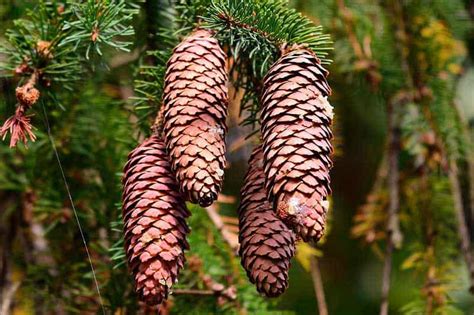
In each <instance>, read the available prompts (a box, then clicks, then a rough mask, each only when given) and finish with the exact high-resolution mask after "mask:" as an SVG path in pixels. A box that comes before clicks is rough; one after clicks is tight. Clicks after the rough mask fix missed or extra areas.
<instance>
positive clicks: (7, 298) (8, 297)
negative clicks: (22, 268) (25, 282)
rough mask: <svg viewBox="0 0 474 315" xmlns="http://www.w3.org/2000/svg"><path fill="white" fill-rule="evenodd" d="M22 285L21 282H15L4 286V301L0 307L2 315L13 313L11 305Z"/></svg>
mask: <svg viewBox="0 0 474 315" xmlns="http://www.w3.org/2000/svg"><path fill="white" fill-rule="evenodd" d="M19 287H20V282H14V283H11V284H9V285H8V286H6V287H5V288H2V289H3V290H2V291H3V292H2V301H1V307H0V314H2V315H9V314H11V312H10V311H11V305H12V303H13V298H14V297H15V293H16V291H17V290H18V288H19Z"/></svg>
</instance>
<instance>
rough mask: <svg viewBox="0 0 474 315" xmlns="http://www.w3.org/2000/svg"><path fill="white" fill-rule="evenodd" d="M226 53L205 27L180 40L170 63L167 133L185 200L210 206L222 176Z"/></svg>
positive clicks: (166, 103) (225, 108)
mask: <svg viewBox="0 0 474 315" xmlns="http://www.w3.org/2000/svg"><path fill="white" fill-rule="evenodd" d="M227 79H228V78H227V73H226V55H225V54H224V52H223V51H222V49H221V48H220V46H219V43H218V41H217V40H216V39H215V38H213V37H212V33H211V32H210V31H207V30H197V31H195V32H194V33H193V34H191V36H189V37H188V38H186V39H185V40H184V41H183V42H182V43H180V44H179V45H178V46H177V47H176V48H175V49H174V52H173V56H172V57H171V59H170V60H169V61H168V69H167V72H166V77H165V89H164V97H163V103H164V106H165V115H164V134H165V141H166V146H167V148H168V150H169V154H170V157H171V162H172V166H173V170H174V171H175V172H176V176H177V178H178V182H179V184H180V188H181V192H182V193H183V194H184V196H185V197H186V199H187V200H189V201H191V202H193V203H199V204H200V205H201V206H203V207H206V206H209V205H210V204H211V203H212V202H213V201H214V200H216V198H217V194H218V193H219V191H220V189H221V186H222V181H223V177H224V167H225V163H226V161H225V156H224V154H225V134H226V132H227V127H226V123H225V120H226V117H227V104H228V97H227Z"/></svg>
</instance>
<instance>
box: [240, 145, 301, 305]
mask: <svg viewBox="0 0 474 315" xmlns="http://www.w3.org/2000/svg"><path fill="white" fill-rule="evenodd" d="M262 159H263V153H262V148H261V147H260V146H259V147H257V148H255V150H254V151H253V153H252V156H251V157H250V160H249V169H248V171H247V175H246V177H245V184H244V186H243V187H242V190H241V201H240V206H239V231H240V232H239V242H240V250H239V254H240V257H241V260H242V266H243V267H244V268H245V270H246V271H247V276H248V277H249V279H250V281H251V282H252V283H255V284H256V285H257V290H258V291H259V292H261V293H264V294H265V295H266V296H268V297H276V296H279V295H280V294H282V293H283V292H284V291H285V290H286V288H287V287H288V270H289V268H290V260H291V258H292V257H293V255H294V253H295V235H294V234H293V232H292V231H291V230H289V229H288V228H287V227H286V225H285V224H284V223H283V222H282V221H281V220H280V219H279V218H278V217H277V216H276V215H275V213H274V211H273V208H272V205H271V203H270V202H268V201H267V193H266V190H265V186H264V181H265V176H264V174H263V161H262Z"/></svg>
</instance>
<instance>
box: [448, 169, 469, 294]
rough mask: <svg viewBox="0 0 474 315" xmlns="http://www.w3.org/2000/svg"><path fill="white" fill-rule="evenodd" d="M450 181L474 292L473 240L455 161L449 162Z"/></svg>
mask: <svg viewBox="0 0 474 315" xmlns="http://www.w3.org/2000/svg"><path fill="white" fill-rule="evenodd" d="M448 173H449V181H450V184H451V190H452V194H453V200H454V212H455V214H456V219H457V222H458V234H459V239H460V240H461V251H462V254H463V256H464V261H465V262H466V266H467V269H468V271H469V279H470V287H469V290H470V291H471V293H473V294H474V257H473V256H472V252H471V250H472V249H471V241H470V237H469V231H468V229H467V224H466V217H465V215H464V208H463V203H462V193H461V185H460V183H459V174H458V168H457V165H456V162H455V161H451V163H450V164H449V171H448Z"/></svg>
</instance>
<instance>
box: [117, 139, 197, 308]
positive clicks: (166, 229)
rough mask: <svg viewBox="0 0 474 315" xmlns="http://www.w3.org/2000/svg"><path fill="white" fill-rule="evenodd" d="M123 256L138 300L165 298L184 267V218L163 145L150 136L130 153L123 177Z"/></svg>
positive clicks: (160, 300)
mask: <svg viewBox="0 0 474 315" xmlns="http://www.w3.org/2000/svg"><path fill="white" fill-rule="evenodd" d="M123 185H124V189H123V199H122V204H123V220H124V234H125V251H126V254H127V258H128V262H129V267H130V270H131V272H132V274H133V276H134V278H135V287H136V291H137V293H138V295H139V296H140V299H141V300H143V301H144V302H146V303H147V304H149V305H156V304H160V303H161V302H162V301H163V299H166V298H167V296H168V293H169V289H170V287H171V286H172V285H173V284H174V283H175V282H176V280H177V277H178V273H179V271H180V269H181V268H182V267H183V264H184V261H185V258H184V250H185V249H188V248H189V245H188V243H187V241H186V234H187V233H188V232H189V228H188V226H187V225H186V221H185V218H187V217H188V216H189V212H188V210H187V209H186V205H185V202H184V200H183V198H182V197H181V195H180V194H179V192H178V185H177V183H176V179H175V178H174V176H173V175H172V173H171V166H170V164H169V162H168V157H167V155H166V153H165V145H164V142H163V141H162V140H161V139H159V138H158V137H157V136H152V137H150V138H149V139H147V140H145V141H144V142H143V143H142V144H140V145H139V146H138V147H137V148H136V149H135V150H133V151H132V152H131V153H130V155H129V157H128V162H127V164H126V165H125V169H124V177H123Z"/></svg>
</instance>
